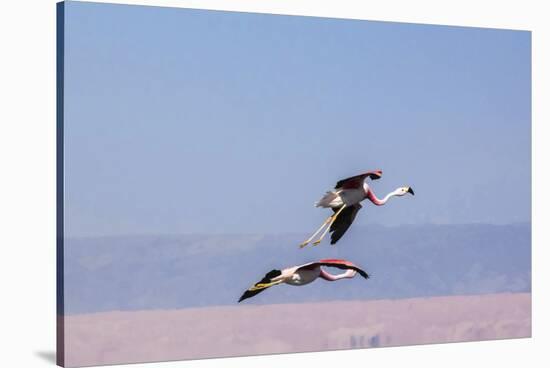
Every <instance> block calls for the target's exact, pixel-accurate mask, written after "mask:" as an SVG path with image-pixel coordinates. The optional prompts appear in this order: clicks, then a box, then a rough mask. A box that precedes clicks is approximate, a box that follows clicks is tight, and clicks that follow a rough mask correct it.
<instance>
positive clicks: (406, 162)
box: [65, 2, 531, 236]
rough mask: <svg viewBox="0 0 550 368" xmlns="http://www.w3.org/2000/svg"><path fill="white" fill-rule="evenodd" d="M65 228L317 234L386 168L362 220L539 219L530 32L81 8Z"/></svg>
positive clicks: (70, 53)
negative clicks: (335, 197)
mask: <svg viewBox="0 0 550 368" xmlns="http://www.w3.org/2000/svg"><path fill="white" fill-rule="evenodd" d="M65 27H66V28H65V32H66V45H65V67H66V69H65V184H66V193H65V216H66V219H65V221H66V222H65V224H66V225H65V231H66V235H68V236H82V235H114V234H144V233H154V234H157V233H159V234H162V233H264V232H267V233H279V232H308V231H310V230H313V229H314V228H315V227H316V226H318V225H319V223H320V222H321V221H322V220H323V219H324V218H325V217H326V215H327V213H326V210H320V209H315V208H314V207H313V203H314V202H315V201H316V200H317V199H318V198H319V197H320V196H321V195H322V194H323V193H324V192H325V191H326V190H328V189H330V188H331V187H333V185H334V184H335V182H336V181H337V180H338V179H341V178H343V177H347V176H350V175H354V174H356V173H359V172H362V171H366V170H370V169H375V168H380V169H382V170H383V171H384V176H383V178H382V179H381V180H379V181H377V182H375V183H374V184H373V188H374V190H375V192H376V193H377V194H378V195H379V196H383V195H385V194H386V193H387V192H388V191H391V190H393V189H395V188H396V187H398V186H402V185H411V186H412V187H413V188H414V190H415V192H416V194H417V195H416V196H415V197H405V198H397V199H395V200H394V201H392V202H390V203H389V204H388V205H387V206H384V207H379V208H378V207H374V206H369V205H368V204H367V206H368V207H367V208H365V209H364V210H363V211H362V214H361V216H360V217H358V219H357V222H358V224H367V223H379V224H387V225H400V224H411V223H412V224H423V223H449V224H455V223H479V222H482V223H498V224H506V223H514V222H525V221H530V218H531V217H530V216H531V215H530V214H531V203H530V201H531V143H530V139H531V109H530V106H531V79H530V78H531V66H530V65H531V35H530V33H529V32H525V31H508V30H494V29H478V28H460V27H444V26H428V25H413V24H399V23H390V22H369V21H353V20H336V19H324V18H313V17H296V16H275V15H260V14H246V13H229V12H213V11H197V10H185V9H170V8H157V7H137V6H123V5H107V4H93V3H78V2H68V4H67V7H66V25H65Z"/></svg>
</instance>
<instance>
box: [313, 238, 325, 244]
mask: <svg viewBox="0 0 550 368" xmlns="http://www.w3.org/2000/svg"><path fill="white" fill-rule="evenodd" d="M321 240H323V239H319V240H316V241H314V242H313V246H316V245H319V244H320V243H321Z"/></svg>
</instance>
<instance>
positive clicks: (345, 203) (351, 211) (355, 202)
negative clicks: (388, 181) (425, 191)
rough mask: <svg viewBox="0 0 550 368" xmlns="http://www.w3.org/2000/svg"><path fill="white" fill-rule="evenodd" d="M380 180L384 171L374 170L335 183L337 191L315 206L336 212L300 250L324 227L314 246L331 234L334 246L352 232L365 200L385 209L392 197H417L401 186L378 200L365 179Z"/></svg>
mask: <svg viewBox="0 0 550 368" xmlns="http://www.w3.org/2000/svg"><path fill="white" fill-rule="evenodd" d="M381 177H382V170H375V171H369V172H366V173H363V174H360V175H356V176H352V177H350V178H346V179H342V180H340V181H339V182H338V183H336V186H335V187H334V190H331V191H329V192H327V193H326V194H325V195H324V196H323V198H321V199H320V200H319V201H318V202H317V203H315V206H316V207H323V208H331V209H332V210H333V211H334V213H333V214H332V215H331V216H329V217H328V218H327V219H326V220H325V222H323V224H322V225H321V227H320V228H319V229H317V231H316V232H315V233H313V235H311V236H310V237H309V238H308V239H307V240H305V241H304V242H303V243H302V244H300V248H303V247H305V246H306V245H308V244H309V243H310V242H311V241H312V240H313V238H315V236H316V235H317V234H319V232H321V230H323V228H325V231H324V232H323V233H322V234H321V236H320V237H319V239H318V240H316V241H315V242H314V243H313V245H317V244H319V243H320V242H321V240H323V238H324V237H325V235H326V234H327V232H329V231H330V232H331V233H332V235H331V241H330V243H331V244H335V243H336V242H337V241H338V240H339V239H340V238H341V237H342V236H343V235H344V233H345V232H346V231H347V230H348V229H349V227H350V226H351V224H352V223H353V220H355V216H356V215H357V212H359V210H360V209H361V208H362V207H363V206H361V203H360V202H362V201H363V200H365V199H369V200H370V201H371V202H372V203H374V204H375V205H377V206H382V205H384V204H386V202H387V201H388V200H389V199H390V198H391V197H394V196H404V195H405V194H407V193H410V194H412V195H414V191H413V190H412V188H411V187H400V188H397V189H396V190H394V191H393V192H390V193H388V194H387V195H386V196H385V197H384V198H382V199H379V198H378V197H376V195H375V194H374V192H373V191H372V189H371V188H370V187H369V185H368V184H367V180H366V179H367V178H370V179H371V180H377V179H380V178H381Z"/></svg>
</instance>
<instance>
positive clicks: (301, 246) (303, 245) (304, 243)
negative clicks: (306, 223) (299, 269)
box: [300, 241, 309, 249]
mask: <svg viewBox="0 0 550 368" xmlns="http://www.w3.org/2000/svg"><path fill="white" fill-rule="evenodd" d="M308 244H309V241H305V242H303V243H302V244H300V249H301V248H303V247H305V246H306V245H308Z"/></svg>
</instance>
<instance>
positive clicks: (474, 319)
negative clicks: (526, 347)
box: [64, 293, 531, 366]
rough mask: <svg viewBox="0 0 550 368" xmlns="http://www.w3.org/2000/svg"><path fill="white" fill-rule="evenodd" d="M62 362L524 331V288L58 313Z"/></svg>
mask: <svg viewBox="0 0 550 368" xmlns="http://www.w3.org/2000/svg"><path fill="white" fill-rule="evenodd" d="M64 322H65V339H66V340H65V354H66V355H65V362H66V366H82V365H101V364H115V363H135V362H149V361H162V360H179V359H198V358H209V357H222V356H242V355H254V354H269V353H289V352H302V351H320V350H332V349H349V348H362V347H373V346H395V345H411V344H426V343H442V342H453V341H472V340H488V339H502V338H518V337H529V336H531V294H528V293H523V294H494V295H478V296H450V297H431V298H415V299H401V300H377V301H339V302H323V303H303V304H279V305H264V306H254V305H246V304H244V303H243V304H241V305H235V306H223V307H207V308H189V309H181V310H155V311H137V312H107V313H97V314H87V315H76V316H69V317H65V321H64Z"/></svg>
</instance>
